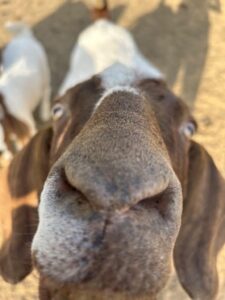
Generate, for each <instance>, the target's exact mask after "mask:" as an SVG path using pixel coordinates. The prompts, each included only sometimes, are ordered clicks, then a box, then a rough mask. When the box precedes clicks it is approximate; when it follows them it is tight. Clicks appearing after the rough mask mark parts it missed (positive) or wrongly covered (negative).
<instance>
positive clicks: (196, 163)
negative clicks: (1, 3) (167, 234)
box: [174, 142, 225, 300]
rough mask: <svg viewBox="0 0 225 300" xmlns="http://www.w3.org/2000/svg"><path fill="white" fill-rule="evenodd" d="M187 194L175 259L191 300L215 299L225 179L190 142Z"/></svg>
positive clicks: (222, 237) (224, 234)
mask: <svg viewBox="0 0 225 300" xmlns="http://www.w3.org/2000/svg"><path fill="white" fill-rule="evenodd" d="M187 185H188V186H187V194H186V196H185V195H184V203H183V206H184V207H183V215H182V225H181V229H180V233H179V235H178V239H177V242H176V246H175V252H174V261H175V267H176V270H177V273H178V277H179V279H180V282H181V284H182V285H183V287H184V289H185V290H186V291H187V292H188V294H189V295H190V296H191V298H192V299H204V300H209V299H210V300H211V299H214V297H215V295H216V294H217V290H218V274H217V267H216V261H217V254H218V252H219V250H220V249H221V248H222V246H223V244H224V242H225V230H224V228H225V181H224V179H223V178H222V176H221V175H220V173H219V171H218V170H217V168H216V166H215V164H214V162H213V160H212V158H211V157H210V155H209V154H208V153H207V152H206V151H205V149H204V148H203V147H202V146H200V145H199V144H197V143H195V142H192V144H191V148H190V152H189V170H188V183H187Z"/></svg>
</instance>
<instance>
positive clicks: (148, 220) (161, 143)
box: [0, 21, 225, 300]
mask: <svg viewBox="0 0 225 300" xmlns="http://www.w3.org/2000/svg"><path fill="white" fill-rule="evenodd" d="M99 22H100V23H99ZM99 24H100V25H101V26H102V24H104V28H110V27H111V28H113V30H112V32H115V34H116V33H117V32H120V30H121V29H120V28H119V27H116V25H114V24H112V23H111V22H109V21H97V23H94V24H93V25H91V27H90V28H89V29H87V30H86V31H85V32H86V33H87V35H86V38H87V39H89V33H90V32H91V31H92V29H98V28H99V27H98V26H100V25H99ZM117 29H118V31H117ZM114 30H115V31H114ZM122 32H124V33H125V36H124V39H122V40H124V42H125V43H126V41H127V39H126V38H127V36H129V34H128V33H127V32H126V31H124V30H122ZM107 33H108V31H107ZM83 34H84V33H82V35H83ZM82 38H83V39H85V35H83V37H82ZM105 38H106V40H107V43H109V39H108V38H109V35H108V34H105V35H103V36H102V44H103V40H104V39H105ZM122 40H121V39H118V42H119V44H120V43H121V41H122ZM116 41H117V40H116V39H112V46H114V45H115V44H114V43H116ZM96 42H97V41H96ZM131 45H132V48H131V53H132V51H133V50H132V49H133V45H134V44H133V43H131ZM116 46H117V45H115V47H116ZM91 49H92V48H91ZM104 49H105V48H104ZM101 50H102V49H99V52H96V49H94V52H93V53H94V54H95V53H98V55H99V53H101V55H102V57H103V58H104V57H105V56H107V55H108V52H107V51H101ZM124 50H125V51H126V54H127V53H128V50H129V49H128V50H127V48H125V49H124ZM93 53H89V54H90V57H91V59H93V58H94V56H93V55H92V54H93ZM136 53H139V52H136ZM128 54H129V53H128ZM98 55H97V56H98ZM83 57H86V56H83ZM123 57H124V58H125V56H123ZM81 58H82V57H81ZM119 58H120V56H118V59H119ZM135 58H136V56H135V55H134V56H133V59H134V60H135ZM143 59H144V58H143ZM109 61H110V60H109ZM126 62H127V61H125V63H124V64H123V63H122V61H121V60H120V59H119V62H117V63H115V64H114V62H113V64H112V65H109V66H108V67H107V68H106V69H105V70H103V71H100V73H98V74H92V72H90V70H89V69H88V68H87V70H86V71H87V72H86V74H87V76H86V77H87V78H85V76H84V77H83V78H82V79H81V82H79V83H76V84H75V86H73V87H72V88H70V89H68V90H67V92H65V94H64V95H63V96H62V97H60V98H59V99H57V100H56V101H55V103H54V106H53V108H52V114H53V120H52V124H51V125H50V126H49V127H48V128H46V129H43V130H41V131H39V132H38V133H37V134H36V135H35V136H34V137H33V138H32V139H31V141H30V142H29V143H28V145H27V146H26V147H25V148H24V149H23V150H22V151H21V152H20V153H19V154H18V155H17V156H16V157H15V158H14V159H13V160H12V163H11V165H10V166H9V170H8V172H6V173H5V174H7V175H4V174H3V175H2V176H5V177H4V178H5V180H4V182H5V186H6V187H5V188H4V190H5V193H6V196H5V197H6V198H9V200H8V201H9V202H10V203H12V204H11V205H10V206H9V211H11V212H12V220H11V222H12V225H11V227H10V228H11V231H10V230H8V231H7V232H8V234H7V237H8V238H7V240H6V241H5V243H4V244H3V246H2V248H1V251H0V273H1V274H2V276H3V277H4V278H5V279H6V280H7V281H9V282H13V283H16V282H19V281H20V280H22V279H23V278H24V277H25V276H27V275H28V274H29V272H30V271H31V268H32V263H31V256H32V257H33V263H34V265H35V267H36V268H37V270H38V271H39V273H40V299H41V300H46V299H54V300H55V299H63V300H67V299H68V300H71V299H85V300H87V299H98V300H100V299H112V300H118V299H119V300H125V299H126V300H127V299H135V300H137V299H138V300H140V299H142V300H145V299H146V300H147V299H148V300H149V299H151V300H152V299H155V298H156V297H157V294H158V293H159V291H161V290H162V289H163V287H164V286H165V285H166V283H167V281H168V279H169V277H170V274H171V262H172V258H173V259H174V263H175V268H176V271H177V273H178V277H179V279H180V282H181V284H182V286H183V287H184V289H185V290H186V292H187V293H188V294H189V295H190V297H191V298H192V299H201V300H203V299H204V300H212V299H215V297H216V294H217V291H218V275H217V270H216V258H217V254H218V252H219V250H220V249H221V247H222V245H223V244H224V242H225V234H224V226H225V218H224V217H225V182H224V179H223V178H222V176H221V175H220V173H219V171H218V170H217V168H216V166H215V164H214V162H213V160H212V158H211V157H210V155H209V154H208V153H207V151H206V150H205V149H204V148H203V146H201V145H200V144H198V143H196V142H194V141H193V140H192V139H191V136H192V135H193V133H194V132H195V130H196V122H195V120H194V119H193V117H192V115H191V113H190V111H189V109H188V107H187V106H186V105H185V103H184V102H183V101H182V100H181V99H179V98H178V97H176V96H175V95H174V94H173V93H172V92H171V91H170V90H169V88H168V87H167V85H166V83H165V81H164V80H163V78H160V76H159V74H160V72H159V71H157V70H156V69H155V68H153V66H152V65H151V64H147V62H146V60H144V62H146V63H143V64H142V63H138V64H136V63H131V65H129V64H127V63H126ZM131 62H133V60H132V59H131ZM110 63H112V61H110ZM79 64H80V65H81V62H80V61H79ZM88 66H90V67H91V65H88ZM88 66H86V67H88ZM143 66H144V67H143ZM83 71H84V70H81V69H79V68H77V72H78V74H77V76H75V77H74V78H80V77H79V72H83ZM92 75H93V76H92ZM82 76H83V75H82ZM91 76H92V77H91ZM79 80H80V79H79ZM6 176H7V177H6ZM1 182H3V180H2V181H1ZM1 190H2V191H3V188H2V189H1ZM34 192H36V193H37V195H40V194H41V196H40V203H39V205H38V200H36V204H35V200H34V198H31V200H30V195H31V196H32V197H33V195H34ZM4 199H5V198H4V196H1V198H0V200H1V201H4ZM37 199H39V196H37ZM35 205H36V206H38V214H39V222H36V223H35V225H37V223H38V227H37V230H36V228H34V227H33V225H34V224H33V220H34V219H35V218H36V217H35V216H36V213H37V212H36V211H35V209H34V206H35ZM9 215H10V214H9ZM6 227H7V226H6ZM15 231H16V233H15ZM24 231H25V232H28V233H30V234H29V235H28V236H26V239H25V237H23V235H22V233H23V232H24ZM34 231H35V235H34V238H33V233H34ZM32 239H33V240H32ZM31 240H32V247H31V251H30V249H29V248H28V247H27V246H26V245H27V243H28V242H29V243H30V242H31ZM31 252H32V254H31Z"/></svg>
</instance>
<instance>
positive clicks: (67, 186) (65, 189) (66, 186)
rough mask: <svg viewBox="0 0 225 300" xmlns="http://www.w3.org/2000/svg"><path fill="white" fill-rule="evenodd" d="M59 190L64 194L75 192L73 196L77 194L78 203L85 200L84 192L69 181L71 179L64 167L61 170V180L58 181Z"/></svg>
mask: <svg viewBox="0 0 225 300" xmlns="http://www.w3.org/2000/svg"><path fill="white" fill-rule="evenodd" d="M58 191H59V192H60V193H62V194H65V193H66V194H68V193H70V194H73V196H74V197H75V196H76V202H77V204H80V205H81V204H83V203H84V202H85V201H84V199H85V196H84V195H83V194H82V192H81V191H79V190H78V189H77V188H76V187H75V186H74V185H72V184H71V183H70V181H69V179H68V178H67V176H66V173H65V171H64V170H63V169H62V170H61V171H60V181H59V183H58Z"/></svg>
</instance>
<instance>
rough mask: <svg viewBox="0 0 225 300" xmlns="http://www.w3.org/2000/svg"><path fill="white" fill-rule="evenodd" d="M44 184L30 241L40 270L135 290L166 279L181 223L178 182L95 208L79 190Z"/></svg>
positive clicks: (59, 278) (57, 277)
mask: <svg viewBox="0 0 225 300" xmlns="http://www.w3.org/2000/svg"><path fill="white" fill-rule="evenodd" d="M46 188H47V190H48V191H47V192H44V195H42V200H41V204H40V208H39V216H40V223H39V226H38V230H37V232H36V235H35V237H34V241H33V245H32V251H33V256H34V257H35V258H34V260H35V265H36V267H37V269H38V271H39V272H40V274H41V275H42V276H45V277H47V278H49V279H50V280H51V281H53V282H56V283H57V284H63V285H68V286H72V287H75V286H78V287H79V286H82V285H85V286H87V288H88V287H90V288H91V289H92V288H93V289H97V290H107V289H110V290H111V291H113V292H127V291H129V293H132V294H141V293H143V292H144V293H145V292H146V293H154V292H155V291H158V290H159V289H160V288H162V287H163V286H164V285H165V283H166V282H167V279H168V276H169V274H170V264H171V257H172V252H173V247H174V244H175V240H176V237H177V234H178V231H179V228H180V220H181V209H182V205H181V191H180V190H179V188H176V186H175V187H174V186H172V185H171V184H169V185H168V186H167V188H166V189H165V190H164V191H162V192H160V193H158V194H157V195H155V196H153V197H151V198H144V199H143V200H141V201H139V202H138V203H136V204H134V205H132V206H131V207H129V208H123V209H119V210H114V211H104V210H102V211H94V210H93V209H92V208H91V207H90V205H89V203H88V202H86V201H83V199H82V197H79V193H77V198H76V199H77V201H74V196H73V198H71V199H62V198H61V196H60V195H61V194H60V193H59V192H58V191H56V190H55V186H54V185H53V186H51V185H50V186H49V185H48V184H47V187H46ZM53 196H54V197H53ZM57 197H58V198H57ZM63 203H67V207H65V206H63ZM62 269H63V272H62ZM140 270H141V271H140ZM140 272H141V274H139V273H140Z"/></svg>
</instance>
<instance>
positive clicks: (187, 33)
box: [0, 0, 225, 300]
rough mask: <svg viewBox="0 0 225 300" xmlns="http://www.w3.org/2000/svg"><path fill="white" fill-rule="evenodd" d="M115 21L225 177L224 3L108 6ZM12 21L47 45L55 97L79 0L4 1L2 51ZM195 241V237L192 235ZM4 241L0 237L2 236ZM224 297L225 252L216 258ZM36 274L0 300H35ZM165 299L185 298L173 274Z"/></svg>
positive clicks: (78, 22) (78, 18)
mask: <svg viewBox="0 0 225 300" xmlns="http://www.w3.org/2000/svg"><path fill="white" fill-rule="evenodd" d="M108 3H109V7H110V10H111V12H112V19H113V21H115V22H116V23H118V24H120V25H122V26H124V27H126V28H128V29H129V30H130V32H131V33H132V34H133V36H134V38H135V40H136V42H137V43H138V45H139V47H140V49H141V51H142V52H143V54H144V55H145V56H146V57H147V58H149V59H150V60H151V61H152V62H153V63H154V64H155V65H156V66H157V67H158V68H159V69H160V70H161V71H162V72H163V73H164V74H165V77H166V80H167V82H168V84H169V86H170V87H171V88H172V89H173V91H174V92H175V93H176V94H178V95H179V96H180V97H181V98H183V99H184V100H185V101H186V102H187V103H188V105H189V106H190V108H191V110H192V112H193V115H194V116H195V118H196V120H197V122H198V126H199V129H198V133H197V134H196V136H195V139H196V140H197V141H198V142H200V143H202V144H203V145H204V146H205V147H206V148H207V150H208V151H209V153H210V154H211V155H212V156H213V158H214V160H215V162H216V165H217V166H218V168H219V170H220V171H221V172H222V174H223V175H224V177H225V0H184V1H180V0H165V1H164V0H161V1H159V0H141V1H140V0H108ZM8 20H12V21H13V20H22V21H25V22H27V23H28V24H29V25H30V26H31V27H32V29H33V30H34V33H35V35H36V36H37V38H38V39H39V40H40V41H41V42H42V44H43V45H44V47H45V49H46V51H47V54H48V59H49V62H50V68H51V76H52V87H53V98H54V95H55V93H56V91H57V90H58V88H59V85H60V83H61V81H62V80H63V78H64V76H65V73H66V71H67V70H68V66H69V57H70V53H71V50H72V48H73V46H74V43H75V41H76V39H77V37H78V34H79V33H80V31H81V30H82V29H84V28H85V27H86V26H87V25H88V24H90V22H91V20H90V18H89V12H88V9H87V7H86V6H85V5H84V4H83V3H82V2H78V1H63V0H51V1H46V0H0V48H1V49H2V48H3V47H4V45H5V44H6V43H7V41H8V40H9V39H10V36H9V35H8V34H7V32H6V31H5V30H4V27H3V25H4V23H5V22H6V21H8ZM190 238H191V237H190ZM0 240H1V236H0ZM218 268H219V272H220V286H221V289H220V294H219V297H218V300H224V299H225V248H224V249H223V250H222V251H221V254H220V256H219V260H218ZM37 298H38V297H37V275H36V274H35V273H33V274H32V275H31V276H29V277H28V278H27V279H26V280H25V281H24V282H23V283H21V284H18V285H17V286H11V285H9V284H7V283H5V282H3V281H2V280H1V279H0V300H34V299H37ZM159 299H160V300H188V299H189V298H188V297H187V295H186V293H185V292H184V291H183V290H182V288H181V286H180V284H179V283H178V281H177V279H176V276H175V275H174V276H172V278H171V280H170V282H169V284H168V286H167V287H166V289H165V290H164V291H163V292H162V294H161V295H160V297H159Z"/></svg>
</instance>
